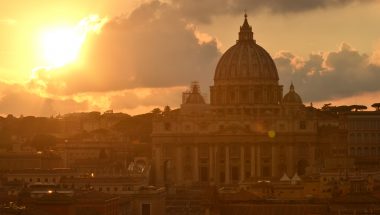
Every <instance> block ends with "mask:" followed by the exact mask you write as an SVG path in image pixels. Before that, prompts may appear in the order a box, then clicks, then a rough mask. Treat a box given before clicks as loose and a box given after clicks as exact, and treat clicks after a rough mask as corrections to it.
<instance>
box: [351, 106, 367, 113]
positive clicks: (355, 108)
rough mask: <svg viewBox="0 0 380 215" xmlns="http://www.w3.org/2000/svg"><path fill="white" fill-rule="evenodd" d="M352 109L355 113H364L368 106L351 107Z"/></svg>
mask: <svg viewBox="0 0 380 215" xmlns="http://www.w3.org/2000/svg"><path fill="white" fill-rule="evenodd" d="M350 107H351V108H352V109H354V110H355V112H357V111H362V110H366V109H367V106H365V105H351V106H350Z"/></svg>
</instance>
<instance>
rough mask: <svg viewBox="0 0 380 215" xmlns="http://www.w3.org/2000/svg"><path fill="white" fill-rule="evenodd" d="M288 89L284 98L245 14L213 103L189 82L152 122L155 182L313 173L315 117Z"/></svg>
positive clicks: (222, 64)
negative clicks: (174, 103)
mask: <svg viewBox="0 0 380 215" xmlns="http://www.w3.org/2000/svg"><path fill="white" fill-rule="evenodd" d="M289 84H290V83H289ZM286 88H287V89H289V90H286V91H287V92H286V94H285V95H283V86H281V85H280V84H279V75H278V72H277V68H276V65H275V63H274V61H273V59H272V57H271V56H270V55H269V53H268V52H267V51H266V50H265V49H264V48H262V47H261V46H259V45H258V44H257V43H256V40H255V39H254V37H253V32H252V27H251V26H250V25H249V24H248V20H247V16H246V15H245V19H244V23H243V25H242V26H241V27H240V32H239V39H238V40H237V42H236V44H235V45H234V46H232V47H231V48H230V49H228V50H227V51H226V52H225V53H224V54H223V56H222V57H221V59H220V61H219V63H218V64H217V67H216V69H215V75H214V84H213V86H211V87H210V104H207V103H206V102H205V99H204V97H203V96H202V93H201V89H200V86H199V85H198V84H197V83H196V82H194V83H192V85H191V88H190V90H189V91H188V92H185V93H183V99H182V104H181V107H180V108H179V109H177V110H173V111H167V112H164V113H163V114H162V115H158V116H156V117H155V119H154V121H153V132H152V144H153V162H152V163H153V172H154V175H155V183H156V184H157V185H164V184H175V185H184V184H193V183H207V184H216V185H223V184H237V183H242V182H244V181H249V180H254V181H257V180H275V179H279V178H280V177H281V176H283V175H284V174H286V175H287V176H289V177H290V178H292V177H294V176H296V177H298V176H302V175H306V174H312V173H314V172H315V171H317V169H318V168H319V167H318V162H317V154H318V153H317V149H316V148H317V145H318V141H319V138H318V129H317V128H318V117H317V116H316V114H315V112H314V111H313V110H312V109H313V108H310V107H306V106H305V105H304V104H303V102H302V99H301V97H300V96H299V95H298V94H297V93H296V90H295V87H294V86H293V84H290V86H289V87H286Z"/></svg>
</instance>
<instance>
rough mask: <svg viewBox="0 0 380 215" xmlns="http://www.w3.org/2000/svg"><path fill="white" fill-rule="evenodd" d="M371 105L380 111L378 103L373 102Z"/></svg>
mask: <svg viewBox="0 0 380 215" xmlns="http://www.w3.org/2000/svg"><path fill="white" fill-rule="evenodd" d="M371 107H373V108H375V109H376V111H380V103H374V104H372V105H371Z"/></svg>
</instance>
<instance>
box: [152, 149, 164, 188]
mask: <svg viewBox="0 0 380 215" xmlns="http://www.w3.org/2000/svg"><path fill="white" fill-rule="evenodd" d="M154 153H155V156H154V158H155V177H156V179H155V181H156V184H157V185H161V186H162V185H164V175H163V174H164V166H163V165H164V164H163V162H162V146H160V145H155V146H154Z"/></svg>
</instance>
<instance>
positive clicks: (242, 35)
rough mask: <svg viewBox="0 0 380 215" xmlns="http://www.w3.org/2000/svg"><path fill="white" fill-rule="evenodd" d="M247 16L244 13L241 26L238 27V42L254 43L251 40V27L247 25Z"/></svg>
mask: <svg viewBox="0 0 380 215" xmlns="http://www.w3.org/2000/svg"><path fill="white" fill-rule="evenodd" d="M247 18H248V15H247V12H245V13H244V23H243V25H242V26H240V32H239V40H238V42H239V41H254V42H256V41H255V40H254V39H253V32H252V27H251V26H250V25H249V23H248V19H247Z"/></svg>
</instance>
